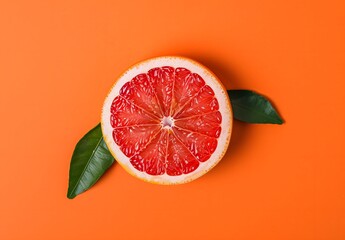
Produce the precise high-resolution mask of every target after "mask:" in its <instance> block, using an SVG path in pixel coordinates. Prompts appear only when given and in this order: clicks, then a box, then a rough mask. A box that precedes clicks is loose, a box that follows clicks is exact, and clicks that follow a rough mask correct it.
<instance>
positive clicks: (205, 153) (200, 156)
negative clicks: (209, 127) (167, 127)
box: [173, 127, 217, 162]
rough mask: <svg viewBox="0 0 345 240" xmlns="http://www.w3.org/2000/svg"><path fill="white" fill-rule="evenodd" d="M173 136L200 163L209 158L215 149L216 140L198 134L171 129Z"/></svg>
mask: <svg viewBox="0 0 345 240" xmlns="http://www.w3.org/2000/svg"><path fill="white" fill-rule="evenodd" d="M173 131H174V134H175V135H176V137H177V138H178V139H179V140H180V141H181V143H182V144H183V145H184V146H186V148H188V150H189V151H190V152H191V153H192V154H193V156H194V157H195V158H196V159H197V160H198V161H200V162H205V161H206V160H207V159H209V158H210V156H211V155H212V153H213V152H214V151H215V150H216V148H217V139H216V138H213V137H209V136H206V135H203V134H200V133H195V132H190V131H185V130H181V129H178V128H175V127H174V128H173Z"/></svg>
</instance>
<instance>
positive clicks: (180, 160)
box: [166, 133, 199, 176]
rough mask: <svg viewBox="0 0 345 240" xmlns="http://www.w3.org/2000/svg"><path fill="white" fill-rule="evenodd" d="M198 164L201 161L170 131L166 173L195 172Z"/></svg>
mask: <svg viewBox="0 0 345 240" xmlns="http://www.w3.org/2000/svg"><path fill="white" fill-rule="evenodd" d="M198 166H199V162H198V161H197V160H196V158H195V157H194V156H193V155H192V154H191V153H190V151H189V150H188V149H187V148H186V147H185V146H184V145H183V144H182V143H181V142H180V141H179V140H178V139H177V138H176V137H175V136H174V135H173V134H171V133H170V134H169V143H168V156H167V161H166V173H167V174H168V175H170V176H177V175H181V174H187V173H190V172H193V171H194V170H195V169H197V168H198Z"/></svg>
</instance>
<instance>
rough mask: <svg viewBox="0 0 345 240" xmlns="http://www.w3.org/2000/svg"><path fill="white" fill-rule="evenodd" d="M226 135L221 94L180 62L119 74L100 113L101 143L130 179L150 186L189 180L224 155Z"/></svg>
mask: <svg viewBox="0 0 345 240" xmlns="http://www.w3.org/2000/svg"><path fill="white" fill-rule="evenodd" d="M231 130H232V109H231V105H230V101H229V97H228V95H227V92H226V89H225V88H224V86H223V85H222V83H221V82H220V81H219V79H218V78H217V77H216V76H215V75H214V74H213V73H212V72H211V71H210V70H208V69H207V68H206V67H204V66H203V65H201V64H200V63H197V62H195V61H194V60H191V59H188V58H183V57H158V58H153V59H149V60H146V61H143V62H140V63H138V64H136V65H134V66H132V67H131V68H129V69H128V70H127V71H126V72H125V73H124V74H122V75H121V76H120V77H119V78H118V79H117V81H116V82H115V84H114V86H113V87H112V89H111V91H110V92H109V94H108V96H107V98H106V100H105V102H104V105H103V111H102V132H103V136H104V140H105V142H106V144H107V146H108V148H109V150H110V152H111V153H112V155H113V156H114V158H115V159H116V160H117V162H118V163H119V164H120V165H122V167H123V168H124V169H125V170H126V171H128V172H129V173H130V174H132V175H134V176H136V177H138V178H140V179H142V180H145V181H148V182H152V183H158V184H179V183H186V182H189V181H192V180H194V179H196V178H198V177H200V176H202V175H203V174H205V173H206V172H208V171H209V170H210V169H211V168H213V167H214V166H215V165H216V164H217V163H218V162H219V161H220V160H221V159H222V157H223V156H224V154H225V152H226V150H227V148H228V145H229V141H230V136H231Z"/></svg>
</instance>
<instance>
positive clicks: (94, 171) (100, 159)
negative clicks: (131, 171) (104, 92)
mask: <svg viewBox="0 0 345 240" xmlns="http://www.w3.org/2000/svg"><path fill="white" fill-rule="evenodd" d="M113 163H114V158H113V157H112V155H111V153H110V152H109V150H108V148H107V146H106V144H105V142H104V140H103V136H102V130H101V125H100V124H98V125H97V126H96V127H95V128H93V129H92V130H91V131H89V132H88V133H87V134H86V135H85V136H84V137H83V138H82V139H80V141H79V142H78V143H77V145H76V147H75V149H74V152H73V156H72V160H71V165H70V171H69V186H68V193H67V197H68V198H70V199H72V198H74V197H75V196H77V195H78V194H80V193H82V192H85V191H86V190H87V189H89V188H90V187H92V186H93V185H94V184H95V183H96V182H97V181H98V179H99V178H100V177H101V176H102V175H103V174H104V172H105V171H106V170H107V169H108V168H109V167H110V166H111V165H112V164H113Z"/></svg>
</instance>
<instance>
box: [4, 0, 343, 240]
mask: <svg viewBox="0 0 345 240" xmlns="http://www.w3.org/2000/svg"><path fill="white" fill-rule="evenodd" d="M142 2H143V3H139V1H121V2H120V1H55V0H53V1H40V2H39V1H35V0H33V1H15V0H14V1H4V0H3V1H1V2H0V29H1V37H0V80H1V88H0V113H1V126H2V130H1V136H2V137H1V140H0V141H1V143H0V146H1V158H0V160H1V174H0V186H1V188H0V191H1V193H0V194H1V198H0V201H1V202H0V239H1V240H8V239H34V240H40V239H202V240H204V239H205V240H206V239H265V240H266V239H327V240H333V239H345V174H344V173H345V150H344V135H345V129H344V122H345V112H344V109H343V108H344V104H345V94H344V88H345V81H344V80H345V44H344V43H345V28H344V26H345V14H344V12H345V2H344V1H343V0H338V1H335V0H329V1H311V0H310V1H308V0H302V1H300V0H293V1H275V0H264V1H253V0H246V1H232V0H231V1H225V0H224V1H187V2H185V1H177V0H175V1H170V2H168V1H142ZM160 55H184V56H187V57H191V58H194V59H196V60H198V61H200V62H201V63H203V64H205V65H206V66H208V67H209V68H210V69H212V70H213V71H214V72H215V73H216V74H217V75H218V76H219V77H220V79H221V80H222V81H223V83H224V84H225V85H226V87H228V88H232V89H236V88H244V89H254V90H256V91H258V92H261V93H263V94H265V95H267V96H269V98H270V99H272V100H273V101H274V103H275V105H276V106H277V107H278V109H279V111H280V113H281V115H282V116H283V118H284V119H285V120H286V124H284V125H282V126H276V125H249V124H243V123H239V122H236V123H235V125H234V134H233V138H232V141H231V144H230V148H229V151H228V153H227V154H226V156H225V158H224V159H223V160H222V161H221V163H220V164H219V165H218V166H217V167H215V168H214V169H213V170H212V171H211V172H210V173H208V174H207V175H205V176H203V177H202V178H200V179H198V180H196V181H194V182H192V183H189V184H186V185H180V186H160V185H153V184H149V183H145V182H142V181H140V180H137V179H136V178H134V177H132V176H130V175H129V174H127V173H126V172H125V171H124V170H123V169H121V168H120V167H119V166H118V165H116V166H114V167H112V168H111V170H110V171H109V172H108V173H107V174H106V176H105V177H104V178H103V179H102V180H101V181H100V182H99V183H98V184H96V185H95V186H94V188H92V189H91V190H90V191H88V192H86V193H84V194H82V195H80V196H78V197H77V198H75V199H74V200H68V199H67V198H66V191H67V186H68V170H69V161H70V157H71V155H72V151H73V149H74V146H75V144H76V142H77V141H78V140H79V139H80V137H82V135H83V134H84V133H86V132H87V131H88V130H89V129H91V128H92V127H93V126H94V125H95V124H96V123H98V122H99V120H100V113H101V106H102V103H103V100H104V98H105V96H106V94H107V92H108V90H109V88H110V87H111V86H112V84H113V82H114V79H115V78H116V77H117V76H118V75H119V74H121V73H122V71H124V70H125V69H126V68H127V67H129V66H131V65H132V64H133V63H135V62H137V61H140V60H143V59H146V58H149V57H154V56H160Z"/></svg>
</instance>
